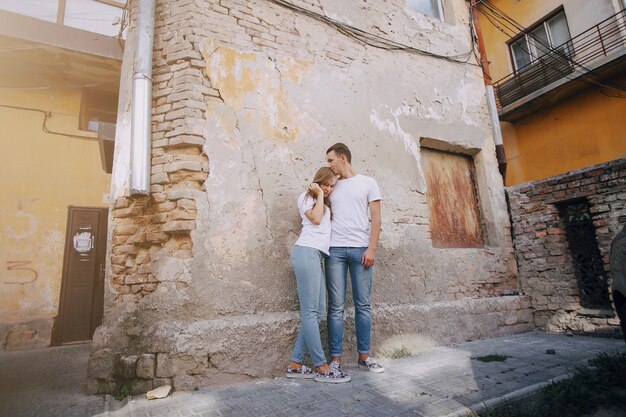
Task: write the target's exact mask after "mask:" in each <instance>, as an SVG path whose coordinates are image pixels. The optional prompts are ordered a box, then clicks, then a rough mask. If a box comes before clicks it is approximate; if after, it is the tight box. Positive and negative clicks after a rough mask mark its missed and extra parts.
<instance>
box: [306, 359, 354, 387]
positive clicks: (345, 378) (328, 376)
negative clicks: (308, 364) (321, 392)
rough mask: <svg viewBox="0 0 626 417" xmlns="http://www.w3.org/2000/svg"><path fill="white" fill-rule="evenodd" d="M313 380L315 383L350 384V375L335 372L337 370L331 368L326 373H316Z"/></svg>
mask: <svg viewBox="0 0 626 417" xmlns="http://www.w3.org/2000/svg"><path fill="white" fill-rule="evenodd" d="M335 363H339V362H335ZM314 379H315V382H326V383H330V384H341V383H342V382H350V380H351V379H352V378H350V375H348V374H345V373H343V372H341V371H339V370H337V368H332V367H331V368H330V369H329V370H328V371H327V372H324V373H321V372H316V373H315V378H314Z"/></svg>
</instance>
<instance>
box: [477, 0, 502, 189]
mask: <svg viewBox="0 0 626 417" xmlns="http://www.w3.org/2000/svg"><path fill="white" fill-rule="evenodd" d="M477 10H478V9H477V8H476V0H471V5H470V12H471V14H472V23H473V24H474V32H475V33H476V40H477V42H478V52H479V53H480V66H481V67H482V69H483V74H484V77H483V80H484V81H485V89H486V90H487V107H488V108H489V117H490V118H491V126H492V130H493V132H492V133H493V141H494V143H495V145H496V158H497V159H498V170H499V171H500V175H502V179H503V180H504V181H505V183H506V153H505V152H504V144H503V143H502V131H501V130H500V119H499V118H498V107H497V106H496V98H495V94H494V92H493V85H491V74H490V72H489V60H488V59H487V52H486V51H485V43H484V41H483V35H482V33H481V31H480V23H479V22H478V14H477V13H476V11H477Z"/></svg>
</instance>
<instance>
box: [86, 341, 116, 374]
mask: <svg viewBox="0 0 626 417" xmlns="http://www.w3.org/2000/svg"><path fill="white" fill-rule="evenodd" d="M113 369H114V357H113V353H112V351H111V349H108V348H107V349H101V350H98V351H96V352H94V353H92V354H91V356H90V357H89V364H88V365H87V376H88V377H89V378H95V379H102V380H106V381H111V380H113Z"/></svg>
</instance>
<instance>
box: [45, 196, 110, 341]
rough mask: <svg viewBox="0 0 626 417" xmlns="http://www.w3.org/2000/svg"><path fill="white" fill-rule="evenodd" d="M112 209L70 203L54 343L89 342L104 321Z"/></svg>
mask: <svg viewBox="0 0 626 417" xmlns="http://www.w3.org/2000/svg"><path fill="white" fill-rule="evenodd" d="M107 221H108V209H106V208H97V207H75V206H69V207H68V213H67V232H66V236H65V251H64V255H63V277H62V281H61V297H60V300H59V314H58V316H57V320H56V323H55V330H54V332H53V338H52V344H53V345H56V346H58V345H67V344H74V343H81V342H88V341H90V340H91V337H92V336H93V332H94V331H95V330H96V327H98V326H99V325H100V324H101V323H102V315H103V312H104V272H105V271H104V268H105V254H106V239H107Z"/></svg>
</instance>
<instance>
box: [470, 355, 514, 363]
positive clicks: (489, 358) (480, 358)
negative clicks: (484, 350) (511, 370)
mask: <svg viewBox="0 0 626 417" xmlns="http://www.w3.org/2000/svg"><path fill="white" fill-rule="evenodd" d="M509 358H510V356H507V355H498V354H494V355H484V356H477V357H475V358H472V359H476V360H477V361H481V362H504V361H506V360H507V359H509Z"/></svg>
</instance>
